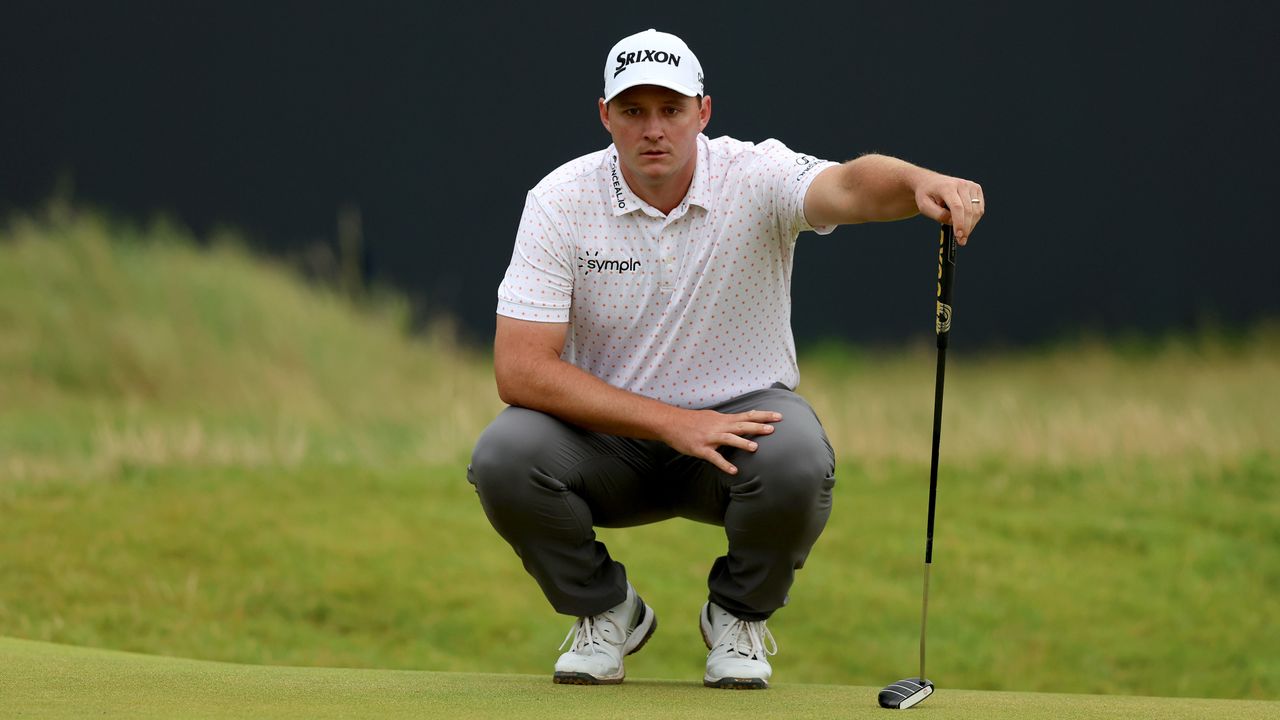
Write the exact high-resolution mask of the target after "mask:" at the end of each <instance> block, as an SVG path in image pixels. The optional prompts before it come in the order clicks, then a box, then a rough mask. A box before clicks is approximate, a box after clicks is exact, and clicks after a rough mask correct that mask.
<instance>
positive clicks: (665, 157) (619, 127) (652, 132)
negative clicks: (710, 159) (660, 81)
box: [600, 85, 711, 188]
mask: <svg viewBox="0 0 1280 720" xmlns="http://www.w3.org/2000/svg"><path fill="white" fill-rule="evenodd" d="M710 119H711V98H710V97H703V98H702V103H701V105H699V103H698V99H697V98H691V97H689V96H687V95H681V94H680V93H678V92H676V91H675V90H670V89H668V88H664V87H659V86H657V85H638V86H636V87H633V88H628V89H627V90H624V91H622V92H621V93H619V94H618V95H616V96H615V97H614V98H613V100H611V101H609V103H608V105H606V104H605V102H604V100H603V99H602V100H601V101H600V122H602V123H604V126H605V129H607V130H608V131H609V134H610V135H612V136H613V144H614V146H616V147H617V149H618V158H619V160H620V161H621V162H622V166H623V169H624V170H626V171H627V176H628V181H629V182H635V183H640V184H642V185H645V186H648V187H651V188H652V187H658V186H661V185H664V184H665V183H668V182H683V183H685V184H687V183H688V182H689V180H690V179H691V178H692V177H693V166H694V162H695V159H696V158H697V154H698V153H697V148H698V133H700V132H702V129H703V128H705V127H706V126H707V122H708V121H709V120H710Z"/></svg>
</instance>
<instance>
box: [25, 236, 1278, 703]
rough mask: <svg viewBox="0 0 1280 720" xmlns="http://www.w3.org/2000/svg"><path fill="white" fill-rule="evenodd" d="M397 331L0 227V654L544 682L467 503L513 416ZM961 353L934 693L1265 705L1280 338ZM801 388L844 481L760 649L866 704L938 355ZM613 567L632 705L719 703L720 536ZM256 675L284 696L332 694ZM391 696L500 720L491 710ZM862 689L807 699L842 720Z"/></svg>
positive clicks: (259, 285)
mask: <svg viewBox="0 0 1280 720" xmlns="http://www.w3.org/2000/svg"><path fill="white" fill-rule="evenodd" d="M407 328H408V314H407V310H406V306H405V304H404V302H403V301H401V300H398V299H397V298H396V297H395V296H394V295H391V294H377V295H375V296H374V298H373V299H370V300H366V301H363V302H361V303H360V304H358V305H353V304H352V303H351V302H349V301H347V300H345V299H344V298H342V297H340V296H339V295H338V294H336V293H334V292H330V291H327V290H324V289H320V288H316V287H312V286H308V285H306V284H304V283H302V282H300V281H298V280H297V279H296V278H295V277H294V275H293V274H292V273H291V272H289V271H288V270H287V269H285V268H282V267H280V266H277V265H274V264H272V263H268V262H265V261H263V260H261V259H259V258H254V257H252V256H251V255H250V254H249V253H247V252H246V251H244V250H243V249H242V248H241V247H240V246H239V245H238V244H237V243H235V242H234V240H232V239H228V238H222V239H214V241H213V242H212V243H211V244H210V246H209V247H207V248H203V247H201V246H200V245H199V244H198V243H196V242H195V240H194V239H192V238H190V237H189V236H187V235H186V234H184V233H183V232H182V231H181V230H179V229H175V228H173V227H169V226H165V225H163V224H157V225H154V226H152V227H147V228H138V227H131V226H119V225H113V224H111V223H109V222H106V221H104V220H102V219H100V218H98V217H96V216H93V215H85V214H76V213H67V212H65V211H64V212H59V213H51V214H50V215H49V216H48V217H43V218H36V219H33V218H16V219H15V220H13V221H12V222H10V223H9V224H8V225H7V226H6V227H4V228H3V229H0V519H2V520H0V635H9V636H15V637H21V638H29V639H33V640H42V641H51V642H56V643H68V644H74V645H83V646H92V647H100V648H113V649H119V650H130V651H136V652H141V653H151V654H157V655H163V656H176V657H191V658H201V659H206V660H220V661H230V662H241V663H266V664H279V665H293V666H345V667H363V668H383V669H403V670H434V671H455V672H464V673H484V672H501V673H522V674H528V675H534V676H537V677H538V678H545V675H546V674H547V671H548V669H549V666H550V664H551V662H552V661H553V659H554V657H555V655H556V650H555V647H556V645H557V644H558V643H559V642H560V640H561V638H562V637H563V634H564V633H565V632H566V631H567V630H568V626H569V624H570V621H569V620H568V619H566V618H562V617H559V616H556V615H554V614H553V613H552V612H551V611H550V610H549V609H548V608H547V607H546V605H545V602H544V601H543V600H542V598H541V595H540V594H539V592H538V591H537V588H536V586H535V585H534V583H533V582H532V580H530V579H529V578H528V577H527V576H526V575H525V574H524V572H523V570H522V569H521V568H520V565H519V562H518V560H517V558H515V556H514V555H513V554H512V553H511V551H510V549H509V548H508V547H507V546H506V545H505V544H504V543H503V542H502V540H501V539H500V538H499V537H498V536H497V535H496V534H495V533H493V532H492V530H491V529H490V528H489V527H488V524H487V522H486V520H485V518H484V516H483V513H482V512H481V511H480V508H479V506H478V503H477V502H476V500H475V498H474V495H473V493H472V491H471V488H470V486H469V485H468V484H467V483H466V481H465V463H466V458H467V456H468V454H469V451H470V446H471V442H472V441H473V439H474V438H475V437H476V435H477V434H478V433H479V432H480V430H482V429H483V427H484V425H485V424H486V423H487V422H488V421H489V419H491V418H492V416H493V415H494V414H496V413H497V411H498V410H499V409H500V408H501V404H500V403H499V401H498V399H497V397H496V394H495V392H494V390H493V385H492V377H491V368H490V365H489V360H488V358H487V357H486V355H485V353H483V352H481V351H476V350H470V349H467V348H463V347H459V346H458V345H457V343H456V342H454V341H452V340H451V338H450V336H449V334H448V333H447V332H446V331H444V330H440V329H437V330H433V331H431V332H428V333H426V334H424V335H416V336H414V335H411V334H410V333H409V332H408V329H407ZM957 332H958V333H959V332H960V329H959V328H958V329H957ZM954 341H955V343H956V347H955V349H953V351H952V356H951V358H950V361H949V366H948V384H947V406H946V410H947V412H946V425H945V428H944V435H943V468H942V477H941V486H940V494H939V516H938V537H937V546H936V550H935V565H934V575H933V585H932V591H931V608H930V671H929V674H930V675H931V676H932V677H933V678H934V679H935V680H936V681H938V682H939V684H940V685H941V686H943V687H945V688H970V689H974V690H1002V691H1010V690H1019V691H1052V692H1076V693H1112V694H1128V695H1165V696H1182V697H1218V698H1252V699H1260V700H1275V699H1280V635H1277V634H1276V633H1275V632H1274V628H1273V625H1274V622H1273V619H1274V618H1275V617H1277V616H1280V554H1277V552H1276V548H1277V547H1280V484H1278V483H1277V482H1276V481H1277V479H1280V453H1278V451H1277V448H1278V447H1280V444H1277V442H1276V441H1277V439H1280V411H1277V410H1276V409H1275V407H1274V405H1275V398H1274V392H1273V390H1274V388H1277V387H1280V328H1277V327H1276V326H1267V325H1264V326H1260V327H1258V328H1255V329H1253V330H1251V331H1249V332H1247V333H1244V334H1243V335H1241V336H1239V337H1233V338H1226V337H1222V336H1215V335H1205V336H1187V337H1172V338H1165V339H1159V340H1155V341H1152V342H1151V343H1149V344H1147V345H1146V346H1143V347H1141V348H1136V349H1135V348H1134V347H1133V346H1126V347H1118V348H1113V347H1108V346H1107V345H1105V344H1102V343H1099V342H1089V343H1074V344H1065V343H1064V344H1062V345H1061V346H1059V347H1055V348H1051V349H1042V350H1036V351H1024V352H1017V353H1003V354H989V355H988V354H979V353H970V352H966V351H965V349H964V346H963V342H962V334H961V335H957V336H956V338H954ZM802 366H803V367H802V372H803V377H804V380H803V383H802V386H801V392H802V393H804V394H805V395H806V397H808V398H810V400H811V401H812V402H813V404H814V405H815V407H816V408H817V410H818V413H819V415H820V416H821V417H822V419H823V421H824V423H825V425H826V427H827V429H828V431H829V434H830V435H831V438H832V441H833V444H834V445H835V447H836V450H837V456H838V458H839V468H838V477H839V482H838V485H837V489H836V499H835V501H836V509H835V513H834V514H833V516H832V520H831V522H830V524H829V525H828V528H827V531H826V532H825V533H824V535H823V537H822V538H821V540H820V541H819V543H818V545H817V547H816V548H815V550H814V552H813V554H812V556H811V558H810V561H809V564H808V566H807V567H806V568H805V569H804V570H803V571H802V572H801V573H800V574H799V577H798V581H797V583H796V586H795V588H794V590H793V592H792V602H791V605H790V606H789V607H788V608H786V609H784V610H782V611H781V612H779V613H778V614H777V616H776V617H775V619H774V620H773V621H771V623H770V626H771V628H773V630H774V632H775V634H776V635H777V637H778V640H779V643H780V645H781V653H780V654H779V655H778V656H777V658H775V678H776V680H777V681H778V682H779V683H780V684H781V687H782V688H786V687H793V684H794V683H796V682H797V681H798V680H800V679H804V680H805V681H806V682H818V683H828V684H852V685H860V686H865V687H873V688H875V687H879V686H882V685H883V684H885V683H887V682H889V681H891V680H894V679H897V678H898V677H901V676H904V675H907V674H910V673H912V672H914V671H915V669H914V666H913V665H914V662H915V655H916V643H917V642H918V638H917V633H918V623H919V616H918V614H919V594H920V572H921V569H920V564H921V555H922V552H923V537H922V536H923V531H924V528H923V525H924V522H923V520H924V519H923V511H924V507H925V502H926V496H927V480H928V459H929V433H930V426H931V412H932V409H931V404H932V395H933V354H932V351H931V350H929V349H928V348H908V349H902V350H892V351H868V350H861V349H852V348H845V347H824V348H813V349H811V350H809V351H808V352H806V353H805V354H804V355H803V357H802ZM601 535H602V537H603V538H605V540H606V541H607V542H608V543H609V545H610V548H611V551H612V552H613V554H614V555H615V556H616V557H618V558H619V559H621V560H622V561H623V562H625V563H626V564H627V567H628V569H629V572H630V575H631V577H632V579H633V580H634V582H635V583H636V585H637V587H638V588H639V589H640V590H641V592H642V593H643V594H644V595H645V598H646V600H647V601H649V602H650V603H651V604H653V605H654V606H655V607H656V608H657V611H658V613H659V614H660V615H661V621H662V622H661V629H660V630H659V632H658V634H657V635H655V637H654V639H653V640H652V642H650V643H649V645H648V646H646V648H645V650H644V652H643V653H640V654H638V655H636V656H634V657H633V658H632V659H631V661H629V663H628V668H629V670H630V672H631V674H632V676H633V677H642V678H665V679H670V680H678V681H682V682H688V681H691V680H695V679H697V678H699V677H700V676H701V672H702V661H703V652H704V651H703V650H702V647H701V640H700V638H699V637H698V631H697V629H696V624H695V623H696V620H695V619H694V614H695V613H696V611H697V609H698V607H699V606H700V605H701V603H702V600H703V599H704V597H705V585H704V583H705V575H706V572H707V569H708V567H709V565H710V562H711V560H712V559H713V558H714V557H715V556H716V555H718V554H720V553H721V552H722V551H723V535H722V531H721V530H720V529H719V528H715V527H712V526H706V525H697V524H693V523H688V522H683V521H675V522H668V523H662V524H658V525H653V526H648V527H643V528H634V529H629V530H625V531H616V530H610V531H604V532H602V533H601ZM50 652H52V651H50ZM66 652H72V651H69V650H68V651H66ZM75 652H81V651H75ZM83 652H85V653H87V654H86V655H85V657H90V656H92V657H108V656H98V655H93V654H92V653H91V652H89V651H83ZM109 657H113V658H116V659H119V657H120V656H109ZM148 662H160V663H165V662H169V661H164V660H155V659H151V660H148ZM183 662H185V661H183ZM174 663H175V665H174V667H177V665H180V664H181V663H177V661H174ZM183 667H195V666H185V665H184V666H183ZM199 667H220V668H221V667H224V666H199ZM227 672H233V671H232V670H228V671H227ZM234 672H248V670H244V669H236V670H234ZM254 672H256V673H259V675H258V676H257V677H259V678H261V681H262V682H264V683H266V685H264V686H263V687H264V688H265V689H263V690H262V692H263V693H267V694H268V695H269V694H271V693H272V692H274V691H272V690H270V688H271V687H273V686H272V685H271V684H270V683H273V682H279V683H288V682H293V680H291V679H290V678H293V677H295V676H294V675H290V673H299V675H297V676H296V677H298V678H304V677H305V678H310V679H309V680H306V681H304V680H298V682H300V683H302V684H303V685H306V683H307V682H310V683H312V686H314V685H316V684H323V682H324V681H323V680H320V678H324V677H329V676H326V675H324V674H323V673H322V672H321V671H318V670H317V671H303V670H284V669H281V670H265V669H255V670H254ZM272 673H277V674H274V675H273V674H272ZM308 673H311V674H308ZM357 676H358V677H373V676H372V675H370V676H364V675H350V676H349V677H357ZM378 677H381V678H384V679H385V678H393V679H394V678H402V677H404V678H415V679H414V680H404V681H403V682H404V683H406V684H404V685H401V686H398V687H400V688H401V690H400V691H398V692H401V693H402V695H403V693H406V692H409V690H407V689H406V688H408V687H409V685H410V684H412V683H418V682H421V683H425V685H424V687H439V688H445V687H452V685H450V683H454V682H456V683H458V684H459V685H458V687H459V688H461V689H458V690H456V692H458V693H460V694H459V695H458V697H469V698H472V700H468V701H467V702H474V703H476V704H475V705H474V707H476V708H488V707H491V706H490V705H488V704H486V703H488V702H489V701H488V700H484V699H483V698H478V697H476V696H477V695H480V694H483V690H482V688H483V687H485V686H486V685H490V686H491V685H492V682H486V681H484V680H483V679H476V678H475V677H473V676H466V677H463V678H457V679H455V680H450V679H448V678H447V677H444V676H439V675H432V674H429V673H417V674H413V675H398V674H395V673H385V674H383V675H379V676H378ZM255 682H256V681H255ZM378 682H383V681H382V680H379V681H378ZM386 682H390V683H392V684H394V683H395V682H400V681H399V680H394V681H393V680H386ZM511 682H516V680H512V681H511ZM519 682H527V683H533V682H535V681H534V680H531V679H527V678H526V679H520V680H519ZM537 682H541V680H538V681H537ZM430 683H437V685H431V684H430ZM637 685H638V687H637V689H636V690H634V692H648V691H650V690H652V689H654V688H667V689H675V691H678V692H683V690H680V688H683V687H684V686H682V685H679V684H675V685H672V684H670V683H656V682H655V683H646V684H643V685H641V684H637ZM521 687H523V686H521ZM0 689H4V690H6V691H7V688H3V686H0ZM854 690H855V689H839V688H826V689H823V690H821V691H819V690H812V691H811V690H810V689H808V688H806V690H805V693H806V696H807V695H809V694H813V695H815V696H816V695H817V694H822V693H825V695H823V697H827V698H829V700H830V702H831V703H850V704H852V705H853V706H857V705H858V704H859V703H861V702H862V701H861V700H850V699H849V697H850V696H848V695H845V694H842V693H846V692H853V691H854ZM33 692H34V690H33ZM332 692H333V693H340V692H341V690H340V689H339V688H334V689H333V690H332ZM441 692H445V691H444V690H441ZM449 692H454V691H449ZM626 692H633V691H632V690H627V691H626ZM788 692H789V691H788ZM783 694H784V693H781V692H780V693H777V696H782V695H783ZM585 697H607V696H603V695H592V696H585ZM696 697H701V696H700V695H699V696H696ZM770 697H775V696H773V695H771V696H770ZM948 697H955V698H956V701H957V702H958V701H959V698H960V697H962V696H961V694H959V693H958V692H957V693H956V694H955V695H954V696H952V695H951V694H950V693H949V694H948ZM974 697H983V698H988V699H989V700H990V698H992V697H1007V696H979V695H975V696H974ZM402 699H403V698H402ZM942 699H943V698H942V697H941V696H940V697H939V698H936V699H935V700H937V701H941V700H942ZM935 700H931V701H930V704H931V706H932V704H933V703H934V702H935ZM403 701H404V702H409V703H410V704H409V705H405V706H404V707H406V708H409V707H412V708H419V709H420V708H421V706H418V705H412V702H411V701H412V698H409V699H407V700H403ZM335 702H336V700H335ZM493 702H495V703H497V702H500V698H498V699H494V700H493ZM604 702H607V701H604ZM655 702H657V701H655ZM662 702H667V700H662ZM690 702H701V700H698V699H691V700H690ZM735 702H736V701H735ZM824 702H825V701H824ZM984 702H986V700H984ZM990 702H996V701H995V700H990ZM1081 702H1084V701H1081ZM939 704H941V703H939ZM209 707H210V708H213V707H215V705H209ZM217 707H221V706H217ZM690 707H694V706H690ZM805 707H810V706H805ZM813 707H817V706H813ZM823 707H826V706H823ZM993 707H994V706H993ZM1073 707H1075V706H1074V705H1073ZM1099 707H1100V708H1101V707H1103V706H1099ZM400 711H401V710H395V712H400ZM818 711H819V710H816V709H815V710H813V712H814V713H815V714H816V713H817V712H818ZM210 712H211V714H212V713H213V711H212V710H211V711H210ZM228 712H231V711H230V710H228ZM404 712H408V710H404ZM477 712H481V710H477ZM797 712H801V710H797ZM803 712H809V710H804V711H803ZM1099 712H1101V710H1099ZM242 714H243V713H242ZM249 714H253V713H249ZM799 716H802V715H796V717H799ZM958 716H959V715H958ZM975 716H980V715H975ZM987 716H989V717H997V715H987Z"/></svg>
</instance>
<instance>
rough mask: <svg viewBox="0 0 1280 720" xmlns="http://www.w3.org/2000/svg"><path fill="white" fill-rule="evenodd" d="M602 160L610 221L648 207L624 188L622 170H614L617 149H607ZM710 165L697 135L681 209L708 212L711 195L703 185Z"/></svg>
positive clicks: (702, 137) (705, 147) (703, 141)
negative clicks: (686, 208)
mask: <svg viewBox="0 0 1280 720" xmlns="http://www.w3.org/2000/svg"><path fill="white" fill-rule="evenodd" d="M604 156H605V160H604V165H605V184H606V186H607V189H608V192H609V200H610V204H611V205H612V207H613V214H614V217H617V216H619V215H626V214H627V213H629V212H632V211H633V210H639V209H641V208H642V207H648V203H646V202H645V201H643V200H641V199H640V197H639V196H637V195H636V194H635V193H634V192H632V191H631V188H630V187H629V186H628V185H627V179H626V178H625V177H623V175H622V168H620V167H619V166H618V148H617V147H615V146H614V145H610V146H609V149H608V150H607V151H605V154H604ZM710 162H711V153H710V150H709V146H708V145H707V136H706V135H703V134H701V133H699V134H698V157H697V160H695V161H694V165H693V180H692V181H691V182H690V183H689V191H688V192H686V193H685V195H684V201H683V202H682V203H681V204H682V205H688V206H693V205H697V206H698V207H700V208H702V209H703V210H709V209H710V202H711V192H710V187H709V185H710V183H709V182H708V181H707V173H709V172H710ZM655 212H656V211H655Z"/></svg>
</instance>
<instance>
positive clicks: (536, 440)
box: [479, 407, 675, 527]
mask: <svg viewBox="0 0 1280 720" xmlns="http://www.w3.org/2000/svg"><path fill="white" fill-rule="evenodd" d="M479 442H480V443H482V444H484V443H487V444H489V447H487V448H486V452H488V453H490V454H496V455H498V456H499V457H502V458H503V465H504V473H503V474H504V475H507V476H509V481H512V482H522V481H526V479H528V478H531V477H537V478H538V481H539V482H541V483H544V484H550V485H551V487H552V489H555V490H560V491H563V492H571V493H573V494H575V495H577V496H578V497H579V498H581V499H582V500H583V501H584V502H585V503H586V504H587V507H588V508H589V509H590V510H591V523H592V525H595V526H599V527H627V526H631V525H642V524H645V523H651V522H657V521H659V520H665V519H667V518H670V517H674V512H673V510H672V498H671V494H670V489H669V487H668V484H667V483H664V482H662V481H661V480H662V476H661V474H660V472H659V469H660V468H661V466H662V465H663V464H664V461H665V460H666V458H667V457H668V456H669V455H672V454H675V451H673V450H671V449H670V448H668V447H667V446H666V445H665V444H663V443H661V442H658V441H651V440H638V439H635V438H627V437H620V436H617V435H608V434H605V433H597V432H592V431H590V430H585V429H583V428H580V427H578V426H576V425H573V424H571V423H567V422H564V421H563V420H560V419H559V418H556V417H554V416H552V415H548V414H546V413H542V412H538V411H536V410H529V409H527V408H520V407H508V408H506V409H505V410H503V411H502V412H501V413H500V414H499V415H498V417H497V418H496V419H494V421H493V423H491V424H490V426H489V427H488V428H487V429H486V430H485V432H484V434H483V435H482V436H481V438H480V441H479Z"/></svg>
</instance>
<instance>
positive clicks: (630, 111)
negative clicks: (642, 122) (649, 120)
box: [622, 108, 640, 117]
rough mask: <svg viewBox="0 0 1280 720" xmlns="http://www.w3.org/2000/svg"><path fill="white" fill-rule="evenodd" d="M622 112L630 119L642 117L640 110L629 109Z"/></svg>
mask: <svg viewBox="0 0 1280 720" xmlns="http://www.w3.org/2000/svg"><path fill="white" fill-rule="evenodd" d="M622 112H623V113H625V114H626V115H628V116H630V117H638V116H639V115H640V108H627V109H626V110H623V111H622Z"/></svg>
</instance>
